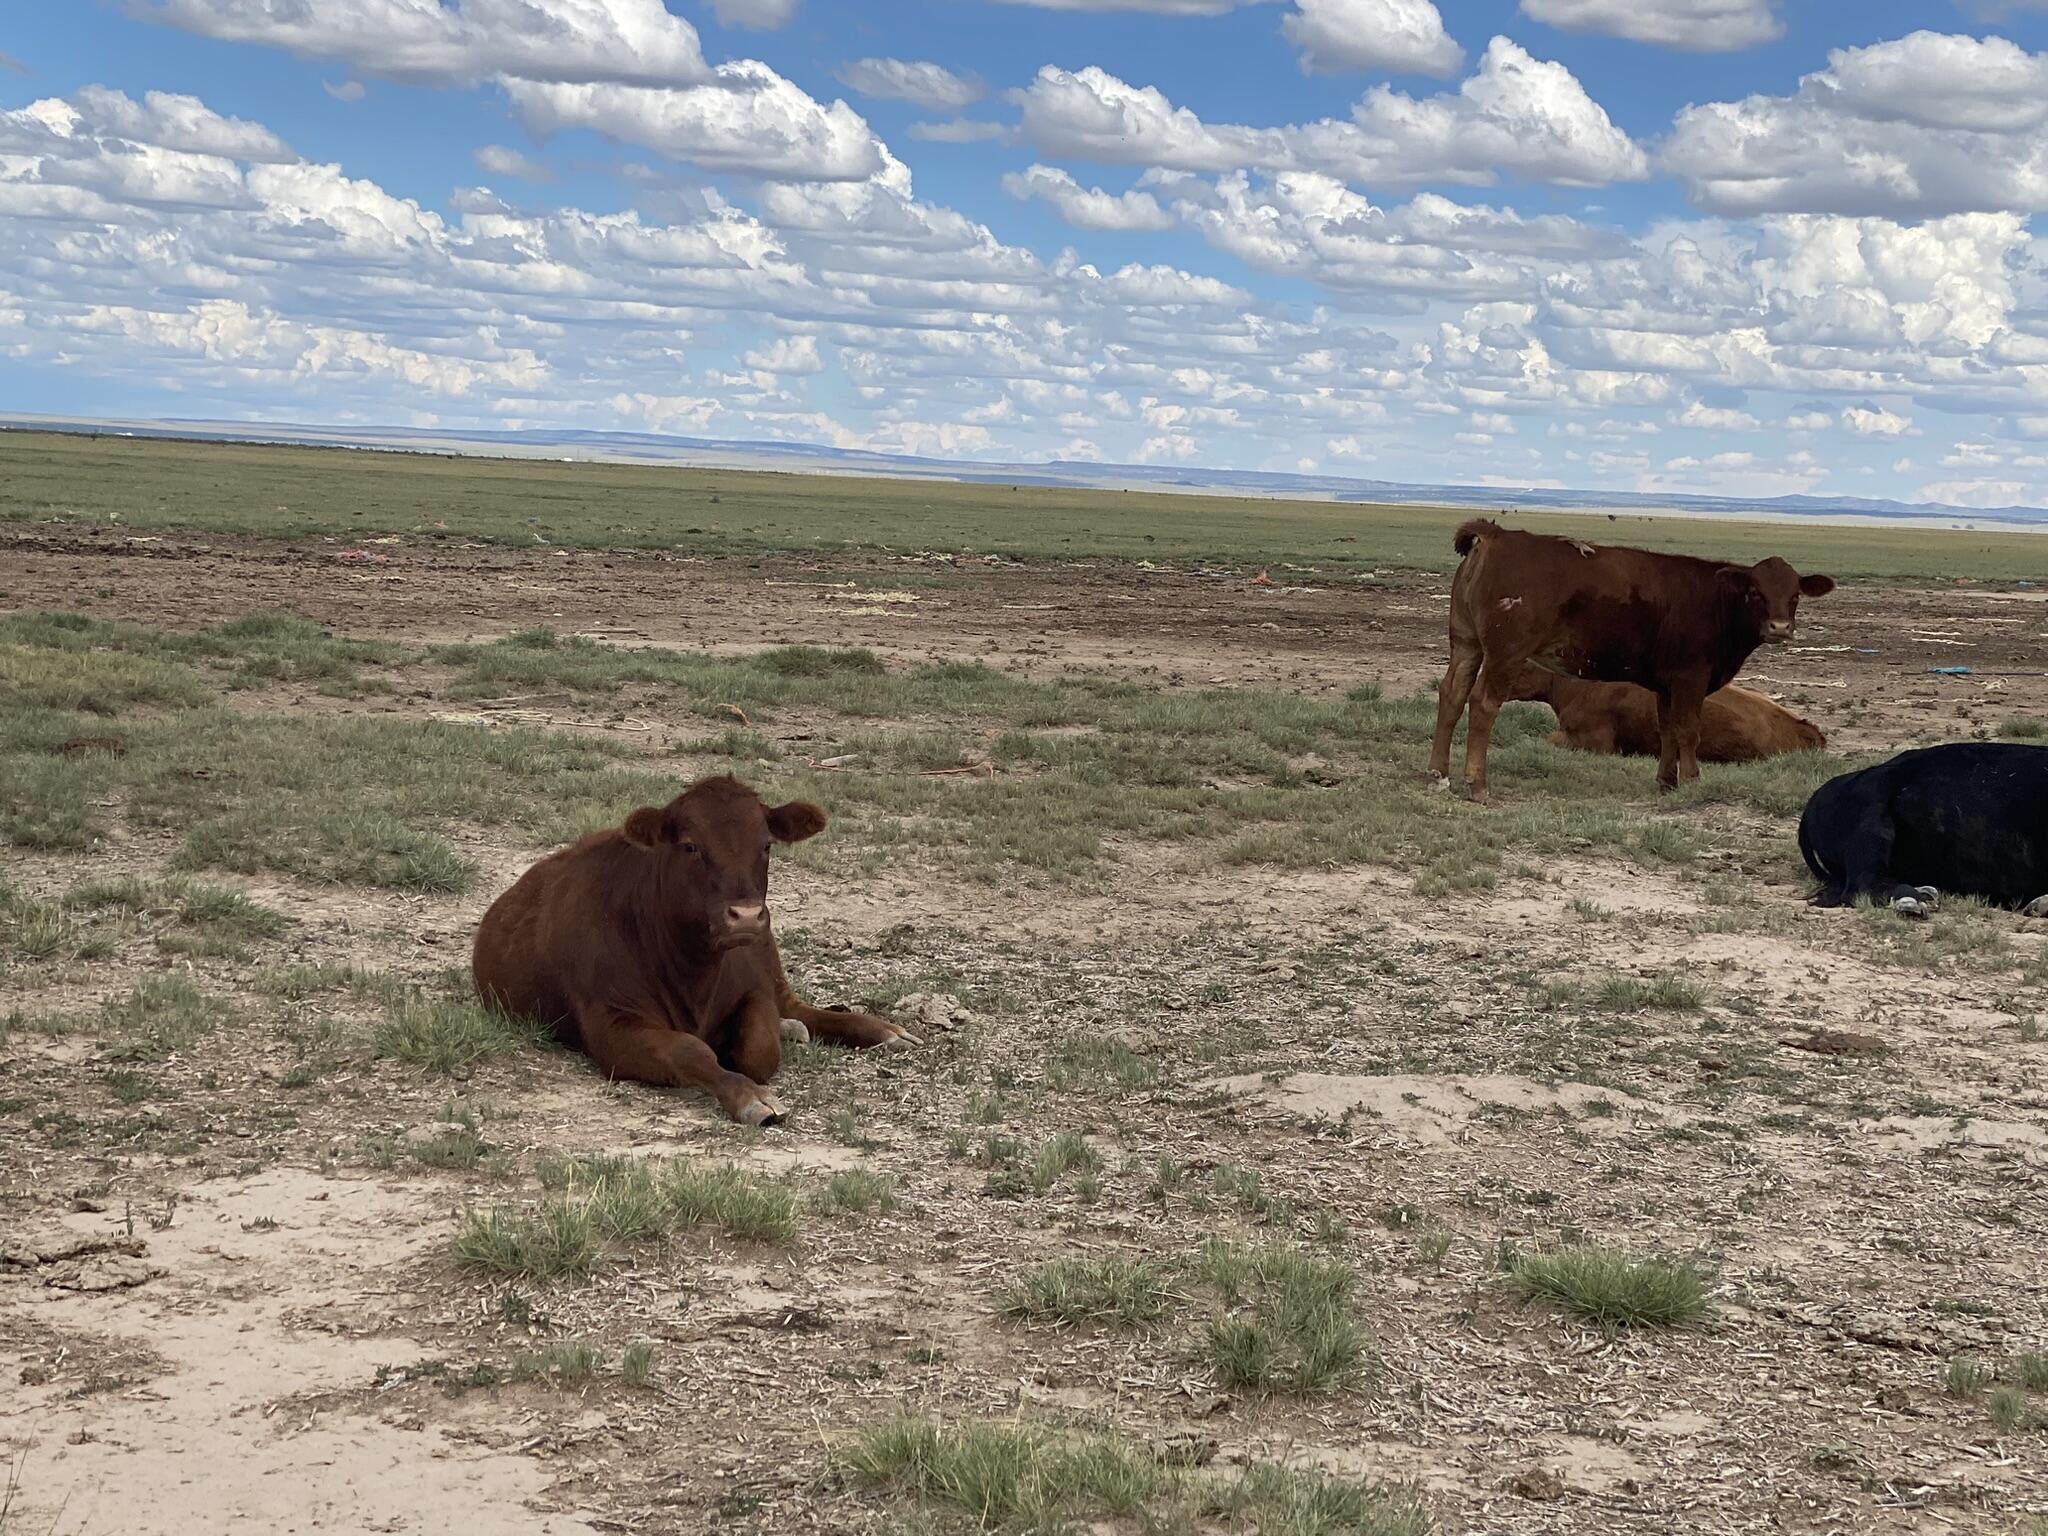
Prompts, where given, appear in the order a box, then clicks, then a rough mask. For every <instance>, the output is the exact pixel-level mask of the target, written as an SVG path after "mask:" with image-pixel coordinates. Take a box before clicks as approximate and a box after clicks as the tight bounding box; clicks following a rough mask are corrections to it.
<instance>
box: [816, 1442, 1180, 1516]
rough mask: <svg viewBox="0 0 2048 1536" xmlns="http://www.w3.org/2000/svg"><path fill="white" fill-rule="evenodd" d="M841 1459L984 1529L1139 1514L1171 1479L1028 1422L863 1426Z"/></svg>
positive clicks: (1132, 1458) (1147, 1461)
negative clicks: (865, 1429) (947, 1425)
mask: <svg viewBox="0 0 2048 1536" xmlns="http://www.w3.org/2000/svg"><path fill="white" fill-rule="evenodd" d="M844 1462H845V1465H846V1467H847V1469H848V1470H849V1471H851V1472H852V1473H853V1474H854V1476H856V1477H858V1478H860V1479H862V1480H863V1481H866V1482H869V1483H881V1484H889V1485H892V1486H894V1487H897V1488H900V1489H902V1490H903V1491H905V1492H908V1493H911V1494H914V1495H915V1496H916V1497H917V1498H919V1499H920V1500H922V1501H923V1502H925V1503H929V1504H937V1505H940V1506H943V1507H947V1508H950V1509H952V1510H955V1511H960V1512H963V1513H965V1514H967V1515H969V1516H971V1517H972V1518H973V1519H974V1520H976V1521H977V1522H979V1528H980V1529H982V1530H984V1531H998V1530H1021V1531H1056V1530H1061V1529H1065V1528H1066V1527H1068V1526H1069V1524H1070V1523H1072V1522H1075V1521H1080V1520H1099V1519H1105V1518H1114V1517H1117V1516H1127V1515H1135V1514H1137V1513H1139V1512H1140V1511H1142V1510H1145V1509H1147V1508H1148V1507H1150V1506H1151V1504H1152V1502H1153V1500H1154V1499H1155V1498H1156V1497H1157V1496H1158V1495H1159V1494H1160V1493H1161V1492H1162V1490H1163V1489H1165V1487H1166V1486H1167V1484H1168V1476H1167V1473H1166V1470H1165V1469H1164V1468H1162V1467H1161V1466H1160V1465H1159V1464H1158V1462H1157V1461H1156V1460H1155V1459H1154V1458H1152V1457H1150V1456H1147V1455H1145V1454H1144V1453H1143V1452H1141V1451H1138V1450H1136V1449H1134V1448H1131V1447H1129V1446H1126V1445H1123V1444H1122V1443H1121V1442H1118V1441H1113V1440H1108V1439H1103V1438H1097V1437H1089V1436H1071V1437H1070V1436H1061V1435H1056V1434H1054V1433H1052V1432H1050V1431H1048V1430H1042V1429H1037V1428H1033V1427H1031V1426H1027V1425H1022V1424H1017V1425H993V1424H987V1425H983V1424H977V1425H966V1426H963V1427H959V1428H945V1427H941V1426H939V1425H935V1424H931V1423H928V1422H925V1421H921V1420H911V1419H904V1420H899V1421H897V1422H895V1423H893V1424H885V1425H882V1426H880V1427H878V1428H874V1429H869V1430H867V1431H865V1432H863V1433H862V1435H861V1437H860V1439H859V1440H858V1441H857V1442H856V1444H855V1445H854V1446H853V1448H852V1449H851V1450H850V1451H848V1452H847V1453H846V1455H845V1457H844Z"/></svg>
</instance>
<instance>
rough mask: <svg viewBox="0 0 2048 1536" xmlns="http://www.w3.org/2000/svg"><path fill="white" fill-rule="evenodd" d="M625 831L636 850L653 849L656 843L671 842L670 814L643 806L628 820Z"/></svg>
mask: <svg viewBox="0 0 2048 1536" xmlns="http://www.w3.org/2000/svg"><path fill="white" fill-rule="evenodd" d="M624 830H625V833H626V841H627V842H629V843H631V844H632V845H633V846H634V847H635V848H652V847H653V846H654V845H655V844H656V843H659V842H664V841H668V840H670V839H669V825H668V812H666V811H658V810H656V809H655V808H654V807H653V806H651V805H643V806H641V807H640V809H639V810H637V811H635V812H634V813H633V814H632V815H630V816H628V817H627V818H626V825H625V829H624Z"/></svg>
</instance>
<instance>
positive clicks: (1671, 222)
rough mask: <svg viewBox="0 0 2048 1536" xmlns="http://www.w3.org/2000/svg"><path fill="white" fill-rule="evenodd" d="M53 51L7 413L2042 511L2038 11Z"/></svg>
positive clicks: (20, 253)
mask: <svg viewBox="0 0 2048 1536" xmlns="http://www.w3.org/2000/svg"><path fill="white" fill-rule="evenodd" d="M23 9H30V8H23ZM32 9H33V11H34V12H35V14H30V15H18V16H14V17H11V18H10V19H9V20H8V21H6V22H5V23H0V62H5V63H8V64H11V65H12V66H13V67H10V68H5V69H0V407H4V408H9V409H14V410H36V411H47V412H52V413H63V412H71V413H75V414H81V415H84V414H90V415H130V416H186V417H193V416H209V417H221V418H240V419H264V420H300V421H309V422H321V423H327V424H338V425H346V424H348V423H351V422H356V423H363V424H375V423H387V422H388V423H397V424H412V425H421V426H431V425H445V426H450V427H463V428H478V427H482V428H492V427H496V428H525V427H545V428H595V429H617V430H641V431H646V430H651V431H664V432H679V433H687V434H693V435H715V436H719V437H727V438H758V439H766V440H779V441H811V442H820V443H824V444H827V445H831V446H836V447H842V448H863V449H871V450H877V451H883V452H890V451H896V452H913V453H924V454H938V455H944V456H948V457H963V458H970V459H972V458H988V459H998V460H1009V461H1015V460H1030V459H1045V458H1067V459H1100V460H1123V461H1137V462H1146V463H1160V464H1178V463H1185V464H1198V465H1207V466H1212V467H1218V468H1236V469H1266V470H1287V471H1299V472H1313V473H1324V474H1333V475H1362V476H1370V477H1375V478H1383V479H1396V480H1412V481H1450V480H1455V481H1459V482H1462V483H1473V484H1500V485H1504V486H1515V485H1527V486H1546V487H1557V486H1564V485H1570V486H1574V487H1583V488H1588V489H1597V490H1603V491H1621V492H1627V491H1638V492H1665V493H1670V492H1678V493H1685V492H1695V493H1705V494H1712V495H1722V496H1744V495H1759V496H1773V495H1782V494H1789V493H1795V492H1804V493H1809V494H1815V495H1828V494H1838V495H1846V496H1887V497H1896V498H1899V499H1902V500H1909V501H1918V500H1931V501H1939V502H1945V503H1949V504H1952V505H1956V506H1964V507H1969V506H2001V505H2011V504H2032V505H2048V261H2044V258H2048V242H2044V240H2043V237H2042V235H2041V233H2040V231H2039V227H2038V226H2039V220H2040V218H2041V217H2042V215H2043V214H2044V212H2048V0H2004V3H2002V4H1998V5H1987V4H1985V3H1983V0H1954V3H1953V4H1951V0H1868V3H1866V4H1863V5H1860V6H1856V7H1837V6H1797V5H1793V4H1790V3H1789V0H1461V3H1460V4H1458V5H1456V6H1450V5H1440V4H1438V3H1433V0H946V3H943V4H936V5H935V4H932V3H931V0H878V3H874V4H866V5H861V6H857V7H855V6H844V5H837V4H832V5H828V4H826V3H825V0H703V3H698V0H670V4H668V5H664V4H663V3H662V0H323V3H322V4H320V5H318V6H307V5H304V4H302V3H299V0H125V3H124V4H123V5H122V6H119V7H114V8H109V9H99V8H92V7H83V6H43V7H35V8H32Z"/></svg>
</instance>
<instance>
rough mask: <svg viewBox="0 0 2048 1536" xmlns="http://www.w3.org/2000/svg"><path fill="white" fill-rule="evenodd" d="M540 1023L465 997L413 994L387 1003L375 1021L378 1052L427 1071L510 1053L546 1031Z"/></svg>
mask: <svg viewBox="0 0 2048 1536" xmlns="http://www.w3.org/2000/svg"><path fill="white" fill-rule="evenodd" d="M544 1033H545V1031H543V1030H542V1029H541V1028H540V1027H539V1026H537V1025H535V1024H532V1023H530V1022H528V1021H526V1020H523V1019H515V1018H512V1017H510V1016H508V1015H506V1014H502V1013H499V1012H498V1011H497V1010H496V1009H493V1008H486V1007H484V1006H483V1005H482V1004H481V1003H477V1002H474V1001H471V1000H468V999H464V998H450V997H428V996H424V995H421V994H418V993H414V994H410V995H407V996H404V997H401V998H399V999H397V1000H396V1001H394V1002H392V1003H391V1004H389V1005H388V1006H387V1008H386V1010H385V1014H384V1017H383V1019H382V1020H381V1021H380V1022H379V1023H378V1025H377V1032H376V1036H375V1042H374V1044H375V1050H376V1053H377V1055H379V1056H381V1057H385V1058H388V1059H390V1060H394V1061H403V1062H406V1063H408V1064H409V1065H412V1066H415V1067H419V1068H421V1069H423V1070H425V1071H428V1072H441V1073H457V1072H465V1071H467V1070H468V1069H469V1068H471V1067H473V1066H475V1065H476V1064H477V1063H478V1062H480V1061H487V1060H489V1059H490V1058H492V1057H494V1056H507V1055H510V1054H511V1053H512V1052H514V1051H518V1050H521V1049H524V1048H525V1047H527V1046H530V1045H532V1044H534V1043H535V1042H536V1041H538V1040H539V1039H540V1038H542V1036H543V1035H544Z"/></svg>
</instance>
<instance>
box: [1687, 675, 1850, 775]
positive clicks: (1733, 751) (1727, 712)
mask: <svg viewBox="0 0 2048 1536" xmlns="http://www.w3.org/2000/svg"><path fill="white" fill-rule="evenodd" d="M1826 745H1827V738H1826V737H1825V736H1823V735H1822V734H1821V733H1820V731H1819V730H1818V729H1817V728H1816V727H1815V726H1814V725H1813V724H1812V723H1811V722H1809V721H1805V720H1802V719H1800V718H1799V717H1798V716H1797V715H1795V714H1793V713H1792V712H1791V711H1790V710H1789V709H1786V708H1785V707H1784V706H1783V705H1780V704H1777V703H1774V702H1772V701H1771V700H1770V699H1767V698H1765V697H1764V696H1763V695H1762V694H1760V693H1755V692H1752V691H1751V690H1750V689H1747V688H1732V687H1731V688H1723V689H1721V690H1719V691H1718V692H1715V693H1710V694H1708V695H1707V701H1706V704H1705V705H1704V706H1703V707H1702V708H1701V710H1700V756H1701V757H1702V758H1703V759H1706V760H1708V761H1712V762H1716V763H1753V762H1760V761H1761V760H1762V759H1764V758H1767V757H1777V756H1779V755H1781V754H1783V753H1786V752H1818V751H1819V750H1820V749H1821V748H1822V747H1824V746H1826Z"/></svg>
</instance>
